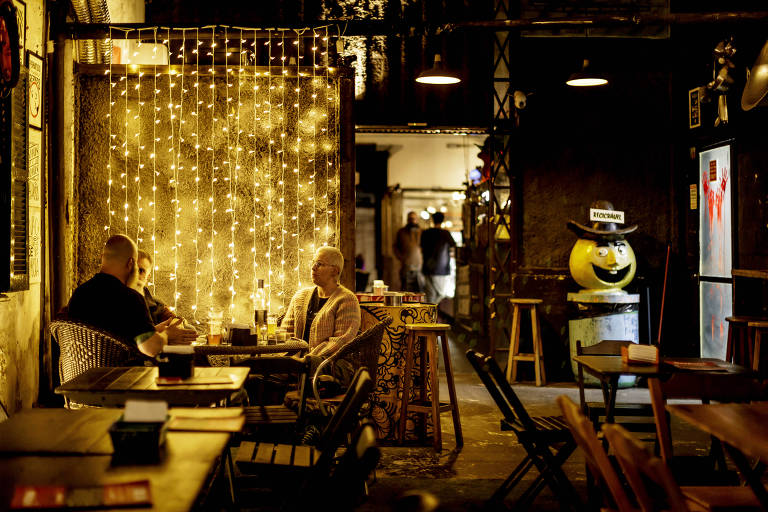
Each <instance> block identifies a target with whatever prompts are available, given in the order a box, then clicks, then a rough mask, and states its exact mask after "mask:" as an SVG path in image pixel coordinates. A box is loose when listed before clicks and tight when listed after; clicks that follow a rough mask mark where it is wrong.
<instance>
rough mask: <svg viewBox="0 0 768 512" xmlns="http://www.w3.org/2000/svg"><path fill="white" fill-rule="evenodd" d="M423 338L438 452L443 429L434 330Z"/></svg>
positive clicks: (433, 426)
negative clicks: (427, 363)
mask: <svg viewBox="0 0 768 512" xmlns="http://www.w3.org/2000/svg"><path fill="white" fill-rule="evenodd" d="M425 338H426V339H425V341H426V345H427V357H429V368H428V371H429V373H428V374H427V375H429V386H430V387H431V388H432V439H433V441H434V447H435V451H437V452H439V451H441V450H442V449H443V430H442V427H441V425H440V382H439V381H438V379H437V372H438V368H437V365H438V359H437V336H435V333H434V332H429V333H427V335H426V336H425ZM422 364H424V363H423V362H422Z"/></svg>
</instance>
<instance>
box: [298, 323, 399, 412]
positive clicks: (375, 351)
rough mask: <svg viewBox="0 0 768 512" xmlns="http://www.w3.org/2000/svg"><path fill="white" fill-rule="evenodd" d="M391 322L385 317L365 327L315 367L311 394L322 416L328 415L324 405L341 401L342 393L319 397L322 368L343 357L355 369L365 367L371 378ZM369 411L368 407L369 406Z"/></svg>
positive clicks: (374, 374) (377, 364)
mask: <svg viewBox="0 0 768 512" xmlns="http://www.w3.org/2000/svg"><path fill="white" fill-rule="evenodd" d="M391 323H392V317H389V316H388V317H385V318H384V319H383V320H382V321H381V322H378V323H376V324H375V325H373V326H371V327H369V328H368V329H366V330H365V331H364V332H363V333H361V334H358V335H357V336H356V337H355V338H354V339H353V340H351V341H349V342H348V343H346V344H345V345H343V346H342V347H341V348H339V349H338V350H337V351H336V352H334V353H333V354H332V355H331V356H330V357H328V358H326V359H324V360H323V361H322V362H321V363H320V364H319V365H318V366H317V368H316V369H315V371H314V373H313V375H312V394H313V396H314V400H315V402H316V403H317V405H318V408H319V409H320V412H321V413H322V414H323V415H324V416H328V414H329V413H328V410H327V409H326V405H338V404H339V403H341V401H342V399H343V397H344V395H338V396H334V397H326V398H320V390H319V384H320V382H321V380H322V377H323V375H324V370H325V369H326V368H328V367H329V366H332V365H333V364H334V363H336V362H337V361H338V360H340V359H345V360H346V361H349V362H350V363H352V366H353V367H354V369H355V371H357V369H359V368H366V369H367V370H368V373H370V374H371V375H372V376H373V378H374V379H375V377H376V370H377V369H378V366H379V351H380V349H381V339H382V337H383V336H384V331H385V329H386V328H387V326H388V325H389V324H391ZM369 412H370V408H369Z"/></svg>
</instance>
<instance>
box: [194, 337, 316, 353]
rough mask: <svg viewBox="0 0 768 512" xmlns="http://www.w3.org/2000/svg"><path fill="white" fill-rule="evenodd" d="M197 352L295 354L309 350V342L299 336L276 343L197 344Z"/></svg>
mask: <svg viewBox="0 0 768 512" xmlns="http://www.w3.org/2000/svg"><path fill="white" fill-rule="evenodd" d="M194 348H195V353H196V354H202V355H204V356H213V355H222V356H226V355H230V356H241V355H245V356H247V355H261V354H282V353H288V354H295V353H296V352H301V351H303V350H309V344H308V343H307V342H306V341H304V340H300V339H298V338H293V339H291V340H289V341H286V342H282V343H276V344H274V345H245V346H240V345H195V347H194Z"/></svg>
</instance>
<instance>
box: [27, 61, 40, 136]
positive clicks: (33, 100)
mask: <svg viewBox="0 0 768 512" xmlns="http://www.w3.org/2000/svg"><path fill="white" fill-rule="evenodd" d="M28 53H29V56H28V68H29V75H28V78H27V80H28V85H27V88H28V89H29V90H28V98H27V105H28V107H27V109H28V116H29V126H31V127H33V128H41V127H42V126H43V87H42V83H43V59H41V58H40V57H38V56H37V55H35V54H34V53H32V52H28Z"/></svg>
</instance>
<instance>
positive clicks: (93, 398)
mask: <svg viewBox="0 0 768 512" xmlns="http://www.w3.org/2000/svg"><path fill="white" fill-rule="evenodd" d="M249 370H250V369H249V368H246V367H240V366H225V367H196V368H195V377H204V378H205V377H221V376H228V377H230V378H231V381H232V382H231V383H229V384H184V385H173V386H158V385H157V384H156V383H155V379H156V378H157V372H158V369H157V367H143V366H132V367H117V368H92V369H90V370H88V371H86V372H85V373H82V374H80V375H78V376H77V377H75V378H74V379H72V380H70V381H69V382H66V383H64V384H62V385H61V386H59V387H57V388H56V393H58V394H60V395H64V396H66V397H67V398H68V399H69V400H71V401H73V402H77V403H80V404H87V405H100V406H121V405H123V404H124V403H125V401H126V400H130V399H139V400H165V401H166V402H168V404H169V405H202V406H207V405H210V404H213V403H217V402H221V401H223V400H226V399H227V398H228V397H229V396H230V395H231V394H232V393H233V392H235V391H238V390H240V389H242V387H243V383H244V382H245V379H246V377H248V372H249Z"/></svg>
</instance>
